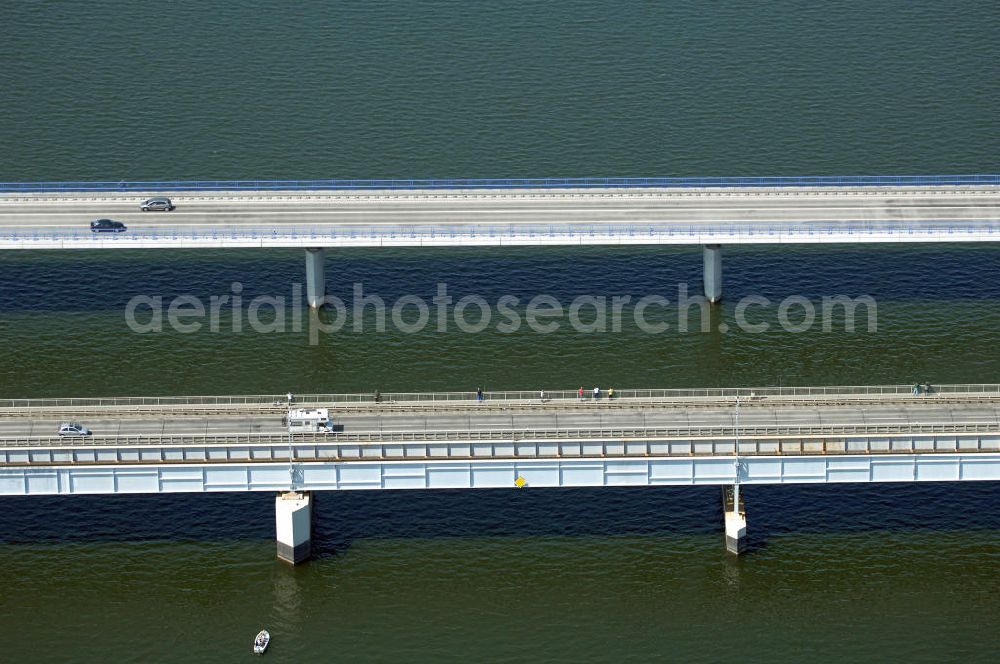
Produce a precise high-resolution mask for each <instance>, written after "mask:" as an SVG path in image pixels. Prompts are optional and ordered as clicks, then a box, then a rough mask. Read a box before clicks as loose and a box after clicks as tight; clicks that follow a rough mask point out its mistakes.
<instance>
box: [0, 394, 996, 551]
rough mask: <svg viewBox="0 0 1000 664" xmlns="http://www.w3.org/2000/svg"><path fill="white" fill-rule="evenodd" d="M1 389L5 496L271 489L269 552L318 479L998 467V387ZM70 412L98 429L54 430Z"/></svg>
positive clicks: (577, 480) (650, 477)
mask: <svg viewBox="0 0 1000 664" xmlns="http://www.w3.org/2000/svg"><path fill="white" fill-rule="evenodd" d="M294 405H296V406H323V407H327V408H330V409H331V411H332V416H333V419H334V421H335V422H336V423H337V427H336V428H335V431H334V432H332V433H307V434H289V433H288V432H287V430H286V429H285V428H284V427H283V425H282V422H281V414H282V413H283V412H285V410H286V408H287V403H285V402H284V397H283V396H278V395H260V396H223V397H147V398H140V397H125V398H109V399H40V400H33V399H32V400H29V399H15V400H3V401H0V495H48V494H66V495H75V494H85V493H172V492H192V491H193V492H206V491H273V492H278V493H280V494H281V495H279V496H278V498H277V499H276V509H277V532H278V539H279V554H280V555H281V556H282V557H283V558H285V559H288V560H290V561H292V562H297V561H298V560H300V559H303V558H304V557H306V556H307V555H308V541H309V525H308V524H309V518H308V514H309V510H310V494H309V492H311V491H322V490H362V489H370V490H372V489H373V490H385V489H437V488H505V487H509V488H514V487H521V488H524V489H525V490H531V489H534V488H543V487H582V486H623V485H630V486H661V485H720V486H723V487H728V491H729V494H728V495H729V498H728V503H727V504H728V506H729V507H728V513H727V516H726V533H727V546H728V547H729V548H730V550H733V551H734V552H738V551H740V550H741V549H742V547H743V543H744V542H745V532H746V521H745V512H744V511H743V510H742V508H740V509H737V508H736V507H735V506H738V505H741V501H740V496H739V487H741V486H743V485H746V484H775V483H777V484H790V483H817V482H819V483H833V482H919V481H975V480H998V479H1000V385H945V386H934V387H932V388H931V389H930V391H929V392H927V391H925V392H923V393H920V394H913V391H912V387H911V386H905V385H889V386H871V387H851V388H836V387H822V388H781V389H778V388H760V389H739V390H735V389H731V390H618V391H616V396H615V398H614V399H610V400H609V399H607V397H606V396H605V397H604V398H599V399H596V400H595V399H593V398H592V397H589V396H588V397H587V398H585V399H583V400H580V399H579V398H578V397H577V396H576V393H575V392H570V391H552V392H545V393H544V394H542V393H539V392H510V393H503V392H497V393H486V394H485V395H484V399H483V400H482V401H479V400H477V398H476V395H475V394H474V393H441V394H431V395H422V394H408V395H407V394H386V395H379V396H378V400H377V401H376V396H375V395H372V394H355V395H301V396H295V397H294ZM70 417H72V418H74V419H78V420H80V421H81V422H82V423H83V424H85V425H87V426H88V427H90V428H91V429H92V430H93V432H94V435H93V436H92V437H87V438H66V439H59V438H58V437H57V436H55V431H56V428H57V425H58V423H59V422H60V421H63V420H64V419H67V418H70Z"/></svg>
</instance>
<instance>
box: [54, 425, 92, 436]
mask: <svg viewBox="0 0 1000 664" xmlns="http://www.w3.org/2000/svg"><path fill="white" fill-rule="evenodd" d="M92 433H93V432H92V431H91V430H90V429H88V428H87V427H85V426H83V425H82V424H77V423H76V422H63V423H62V424H60V425H59V435H60V436H89V435H91V434H92Z"/></svg>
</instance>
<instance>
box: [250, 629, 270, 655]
mask: <svg viewBox="0 0 1000 664" xmlns="http://www.w3.org/2000/svg"><path fill="white" fill-rule="evenodd" d="M270 642H271V634H270V633H269V632H268V631H267V630H266V629H262V630H260V632H258V633H257V638H256V639H254V640H253V652H254V654H255V655H263V654H264V651H265V650H267V644H269V643H270Z"/></svg>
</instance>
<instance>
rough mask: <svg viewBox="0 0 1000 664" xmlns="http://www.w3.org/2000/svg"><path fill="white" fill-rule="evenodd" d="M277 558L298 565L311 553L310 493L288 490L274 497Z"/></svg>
mask: <svg viewBox="0 0 1000 664" xmlns="http://www.w3.org/2000/svg"><path fill="white" fill-rule="evenodd" d="M274 516H275V527H276V531H277V540H278V559H279V560H284V561H285V562H286V563H291V564H292V565H298V564H299V563H300V562H302V561H303V560H305V559H307V558H308V557H309V556H310V554H311V553H312V494H310V493H309V492H308V491H289V492H288V493H282V494H280V495H278V497H277V498H275V499H274Z"/></svg>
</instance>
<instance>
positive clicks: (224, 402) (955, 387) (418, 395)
mask: <svg viewBox="0 0 1000 664" xmlns="http://www.w3.org/2000/svg"><path fill="white" fill-rule="evenodd" d="M591 390H592V387H584V391H583V398H582V399H580V397H579V394H578V390H547V389H546V390H489V391H485V392H483V400H484V401H488V402H494V403H496V402H510V403H524V402H530V403H540V402H542V400H543V395H544V401H545V402H557V401H591V402H592V401H594V398H593V392H592V391H591ZM979 394H987V395H998V396H1000V383H955V384H946V385H932V386H931V395H930V396H932V397H933V396H934V395H979ZM879 396H897V397H898V396H913V385H912V384H906V385H901V384H896V385H828V386H802V387H796V386H787V387H720V388H711V387H709V388H663V389H636V388H622V389H619V388H615V392H614V397H613V399H614V400H615V401H624V400H647V401H649V400H684V399H718V400H729V399H735V398H736V397H740V398H742V399H746V400H747V402H751V401H752V399H764V398H795V397H806V398H817V397H827V398H833V397H870V398H877V397H879ZM293 397H294V398H293V405H295V404H299V405H313V404H323V405H338V404H375V403H376V395H375V393H373V392H360V393H335V392H328V393H315V394H294V395H293ZM286 398H287V395H286V394H257V395H206V396H146V397H68V398H48V397H45V398H38V399H0V408H67V407H79V408H90V407H93V408H100V407H126V408H127V407H136V406H155V407H170V406H285V405H286V404H287V402H286ZM378 399H379V401H378V403H380V404H421V403H448V402H475V401H476V392H475V391H466V392H383V393H380V394H379V396H378ZM607 399H608V394H607V390H606V388H603V387H602V388H601V396H600V397H599V399H598V401H607Z"/></svg>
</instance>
